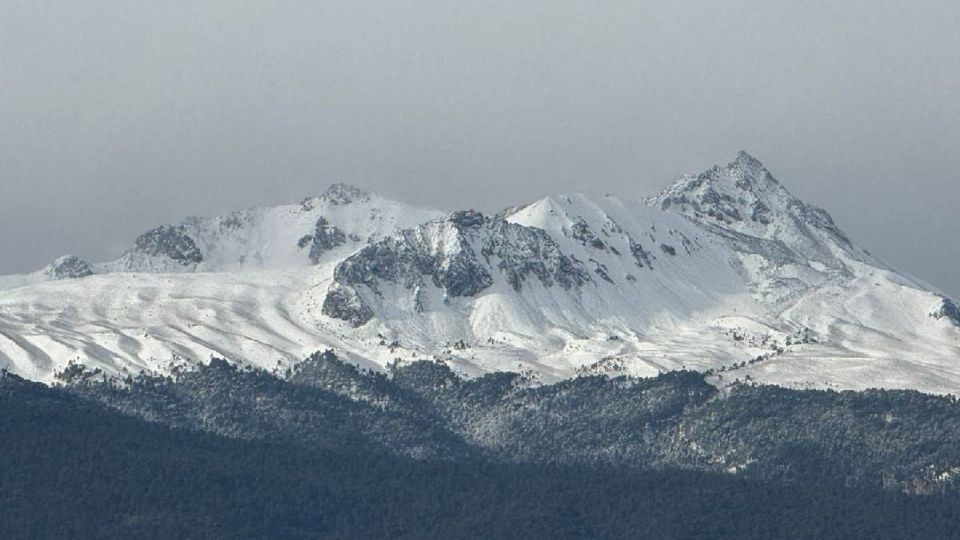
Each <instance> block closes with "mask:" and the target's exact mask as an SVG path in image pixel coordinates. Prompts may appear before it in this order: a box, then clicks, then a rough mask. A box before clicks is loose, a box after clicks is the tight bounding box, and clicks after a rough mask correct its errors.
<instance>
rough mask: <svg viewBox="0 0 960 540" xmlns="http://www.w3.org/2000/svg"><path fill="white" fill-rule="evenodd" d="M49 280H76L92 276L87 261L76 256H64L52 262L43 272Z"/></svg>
mask: <svg viewBox="0 0 960 540" xmlns="http://www.w3.org/2000/svg"><path fill="white" fill-rule="evenodd" d="M45 272H46V274H47V275H48V276H49V277H50V278H51V279H77V278H82V277H87V276H91V275H93V269H92V268H91V267H90V264H89V263H87V261H85V260H83V259H81V258H80V257H77V256H76V255H64V256H63V257H60V258H59V259H57V260H55V261H53V262H52V263H51V264H50V265H49V266H48V267H47V268H46V270H45Z"/></svg>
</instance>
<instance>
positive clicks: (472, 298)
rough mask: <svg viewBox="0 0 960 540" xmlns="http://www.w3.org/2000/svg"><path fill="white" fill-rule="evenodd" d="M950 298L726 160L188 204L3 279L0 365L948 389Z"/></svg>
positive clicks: (951, 384) (35, 373)
mask: <svg viewBox="0 0 960 540" xmlns="http://www.w3.org/2000/svg"><path fill="white" fill-rule="evenodd" d="M85 268H86V269H85ZM87 270H89V271H87ZM90 273H92V274H93V275H89V274H90ZM66 277H70V278H74V279H61V278H66ZM958 312H960V309H958V308H957V304H956V303H955V302H954V301H952V300H949V299H946V298H945V297H944V296H943V295H941V294H939V293H937V292H934V291H931V290H930V289H929V287H927V286H925V285H923V284H922V283H920V282H918V281H917V280H914V279H912V278H910V277H909V276H905V275H903V274H900V273H897V272H896V271H894V270H892V269H890V268H888V267H887V266H885V265H883V264H882V263H880V262H878V261H876V260H875V259H874V258H873V257H871V256H870V255H869V254H867V253H866V252H865V251H864V250H863V249H861V248H860V247H858V246H857V245H856V244H855V243H853V242H852V241H851V240H850V239H849V238H847V237H846V236H845V235H844V234H843V233H842V232H841V231H840V229H839V228H838V227H837V225H836V223H835V222H834V221H833V220H832V219H831V218H830V216H829V215H828V214H827V213H826V212H825V211H823V210H821V209H819V208H816V207H814V206H811V205H808V204H806V203H804V202H803V201H800V200H798V199H796V198H795V197H793V196H792V195H790V193H789V192H788V191H787V190H786V189H785V188H784V187H783V186H782V185H780V183H779V182H777V181H776V180H775V179H774V178H773V176H772V175H771V174H770V172H769V171H767V169H766V168H765V167H763V165H762V164H760V162H758V161H757V160H755V159H753V158H751V157H750V156H748V155H746V154H743V153H742V154H740V155H738V156H737V158H736V159H735V160H734V161H733V162H731V163H730V164H728V165H725V166H718V167H714V168H713V169H711V170H709V171H706V172H704V173H702V174H699V175H691V176H685V177H683V178H681V179H680V180H678V181H677V182H676V183H675V184H674V185H673V186H672V187H670V188H668V189H667V190H665V191H664V192H663V193H662V194H661V195H660V196H659V197H656V198H653V199H640V198H630V199H618V198H617V197H614V196H610V195H605V196H602V197H587V196H584V195H578V194H571V195H557V196H552V197H546V198H544V199H541V200H539V201H535V202H533V203H530V204H527V205H522V206H517V207H512V208H509V209H506V210H504V211H502V212H499V213H497V214H495V215H493V216H487V215H484V214H481V213H479V212H475V211H469V210H466V211H458V212H453V213H442V212H438V211H433V210H423V209H417V208H414V207H411V206H409V205H405V204H402V203H398V202H394V201H390V200H387V199H384V198H383V197H380V196H378V195H376V194H372V193H368V192H365V191H363V190H361V189H358V188H354V187H351V186H346V185H342V184H338V185H334V186H332V187H331V188H330V189H328V190H327V191H326V192H325V193H323V194H322V195H320V196H318V197H310V198H307V199H304V200H303V201H302V202H301V203H299V204H292V205H285V206H277V207H272V208H256V209H251V210H243V211H239V212H233V213H230V214H227V215H224V216H219V217H213V218H187V219H184V220H183V221H181V222H179V223H177V224H174V225H167V226H163V227H160V228H158V229H155V230H153V231H151V232H149V233H147V234H145V235H143V236H142V237H141V238H140V239H139V240H138V241H137V242H136V243H135V245H134V246H133V247H132V248H131V249H130V250H129V251H128V252H126V253H125V254H124V255H123V256H122V257H120V258H119V259H118V260H116V261H113V262H108V263H100V264H89V265H86V266H85V265H84V264H83V262H82V261H80V260H79V259H61V260H59V261H57V262H56V263H54V264H53V265H50V266H48V267H47V268H45V269H41V270H38V271H37V272H34V273H31V274H25V275H18V276H0V368H3V367H5V368H7V369H10V370H11V371H14V372H16V373H19V374H22V375H24V376H26V377H29V378H32V379H37V380H43V381H50V380H52V377H53V374H54V373H56V372H57V371H60V370H62V369H64V367H65V366H66V365H67V363H68V362H79V363H82V364H84V365H87V366H89V367H91V368H99V369H101V370H102V371H103V373H105V374H108V375H121V376H123V375H124V374H127V373H136V372H138V371H140V370H145V371H150V372H160V373H164V372H168V371H169V370H171V369H174V368H175V367H176V366H181V365H191V366H195V365H197V364H198V363H200V362H204V361H207V360H208V359H209V358H210V357H211V356H217V357H224V358H229V359H231V360H234V361H237V362H241V363H244V362H245V363H249V364H252V365H256V366H259V367H262V368H265V369H269V370H273V369H286V368H288V367H290V366H291V365H293V364H295V363H296V362H297V361H298V359H300V358H303V357H304V356H306V355H307V354H309V353H310V352H312V351H315V350H322V349H326V348H331V349H335V350H336V351H337V354H338V355H340V356H341V358H344V359H347V360H348V361H350V362H353V363H356V364H359V365H362V366H364V367H366V368H371V369H384V368H385V366H387V365H388V364H391V363H394V362H397V361H400V362H409V361H416V360H419V359H424V358H427V359H434V360H438V361H441V362H443V363H446V364H447V365H449V366H451V367H452V368H453V369H455V370H456V371H457V372H458V373H460V374H463V375H467V376H479V375H483V374H484V373H487V372H490V371H496V370H500V371H521V372H524V373H525V374H526V375H528V376H529V377H530V378H531V379H532V380H535V381H538V382H542V383H548V382H553V381H557V380H560V379H565V378H569V377H573V376H576V375H578V374H590V373H608V374H628V375H636V376H655V375H657V374H658V373H662V372H668V371H671V370H677V369H690V370H698V371H701V372H705V374H706V377H707V380H708V381H710V382H711V383H713V384H715V385H717V386H719V387H724V386H726V385H728V384H730V383H733V382H735V381H737V380H740V381H742V380H745V379H747V378H749V379H750V380H754V381H762V382H768V383H774V384H780V385H785V386H791V387H799V388H807V387H816V388H849V389H865V388H870V387H885V388H914V389H919V390H923V391H925V392H933V393H956V394H960V313H958Z"/></svg>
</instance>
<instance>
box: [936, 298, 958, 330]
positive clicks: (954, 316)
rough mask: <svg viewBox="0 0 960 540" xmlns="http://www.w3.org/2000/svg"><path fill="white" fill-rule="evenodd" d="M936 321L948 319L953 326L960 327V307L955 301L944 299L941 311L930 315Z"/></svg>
mask: <svg viewBox="0 0 960 540" xmlns="http://www.w3.org/2000/svg"><path fill="white" fill-rule="evenodd" d="M930 315H931V316H933V317H934V318H935V319H943V318H946V319H947V320H948V321H950V322H952V323H953V324H955V325H957V326H960V306H958V305H957V303H956V302H954V301H953V300H951V299H949V298H946V297H944V299H943V303H942V304H941V305H940V309H938V310H937V311H935V312H933V313H931V314H930Z"/></svg>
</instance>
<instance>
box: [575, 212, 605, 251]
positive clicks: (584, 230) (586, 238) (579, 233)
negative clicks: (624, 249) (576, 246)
mask: <svg viewBox="0 0 960 540" xmlns="http://www.w3.org/2000/svg"><path fill="white" fill-rule="evenodd" d="M570 229H571V231H570V233H571V234H570V235H571V236H572V237H573V238H574V239H576V240H579V241H580V243H581V244H583V245H584V246H588V247H592V248H594V249H604V248H606V247H607V246H606V244H604V243H603V240H600V239H599V238H597V235H596V234H594V233H593V231H591V230H590V227H589V226H588V225H587V222H586V221H584V220H583V218H577V221H576V222H575V223H574V224H573V225H571V226H570Z"/></svg>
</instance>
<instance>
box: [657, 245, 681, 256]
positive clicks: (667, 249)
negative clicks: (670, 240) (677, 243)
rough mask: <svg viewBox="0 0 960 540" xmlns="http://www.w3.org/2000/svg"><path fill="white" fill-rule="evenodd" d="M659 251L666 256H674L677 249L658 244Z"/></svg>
mask: <svg viewBox="0 0 960 540" xmlns="http://www.w3.org/2000/svg"><path fill="white" fill-rule="evenodd" d="M660 249H661V250H662V251H663V252H664V253H666V254H668V255H674V256H675V255H676V254H677V249H676V248H674V247H673V246H671V245H668V244H660Z"/></svg>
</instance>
